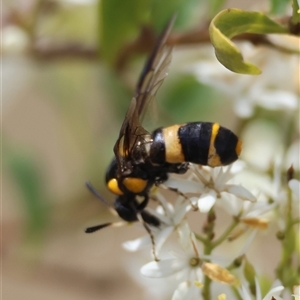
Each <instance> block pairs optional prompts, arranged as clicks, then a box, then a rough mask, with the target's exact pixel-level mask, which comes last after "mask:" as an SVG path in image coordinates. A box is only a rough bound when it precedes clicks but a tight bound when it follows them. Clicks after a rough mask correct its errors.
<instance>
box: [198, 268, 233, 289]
mask: <svg viewBox="0 0 300 300" xmlns="http://www.w3.org/2000/svg"><path fill="white" fill-rule="evenodd" d="M202 271H203V273H204V274H205V275H206V276H208V277H209V278H210V279H211V280H214V281H217V282H221V283H227V284H230V285H237V283H238V280H237V279H236V278H235V276H233V275H232V274H231V273H230V272H229V271H228V270H226V269H224V268H222V267H221V266H219V265H216V264H213V263H204V264H203V265H202Z"/></svg>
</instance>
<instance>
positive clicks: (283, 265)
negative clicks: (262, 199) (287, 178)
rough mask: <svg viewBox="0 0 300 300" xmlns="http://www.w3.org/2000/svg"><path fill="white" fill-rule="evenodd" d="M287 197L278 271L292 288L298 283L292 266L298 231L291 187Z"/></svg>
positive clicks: (285, 283)
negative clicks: (295, 226)
mask: <svg viewBox="0 0 300 300" xmlns="http://www.w3.org/2000/svg"><path fill="white" fill-rule="evenodd" d="M287 197H288V200H287V211H286V217H285V220H286V226H285V230H284V232H283V236H284V238H283V240H282V254H281V261H280V263H279V265H278V268H277V270H276V273H277V276H278V278H279V279H280V280H281V282H282V284H283V285H284V286H286V287H289V288H290V289H292V286H293V285H296V284H297V283H296V282H295V281H294V279H293V274H294V273H295V270H294V267H293V266H292V257H293V255H294V252H295V248H296V247H295V241H296V239H297V237H296V234H297V233H296V230H295V228H294V226H293V225H294V224H295V221H297V220H293V215H292V212H293V205H292V203H293V202H292V191H291V190H290V189H289V188H288V195H287ZM298 221H299V220H298Z"/></svg>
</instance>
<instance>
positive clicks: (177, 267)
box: [141, 222, 237, 300]
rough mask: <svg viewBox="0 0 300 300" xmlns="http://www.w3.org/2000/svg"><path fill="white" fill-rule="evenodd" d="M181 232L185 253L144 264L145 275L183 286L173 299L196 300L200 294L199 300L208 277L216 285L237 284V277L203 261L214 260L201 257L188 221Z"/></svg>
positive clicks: (174, 254) (179, 286)
mask: <svg viewBox="0 0 300 300" xmlns="http://www.w3.org/2000/svg"><path fill="white" fill-rule="evenodd" d="M178 233H179V243H180V245H181V248H182V251H181V252H177V253H173V254H172V257H167V258H164V259H162V260H160V261H158V262H157V261H153V262H150V263H148V264H146V265H144V266H143V267H142V269H141V273H142V275H144V276H145V277H150V278H163V277H168V276H173V278H174V280H176V281H177V282H178V283H179V284H178V286H177V289H176V290H175V291H174V294H173V297H172V299H173V300H175V299H176V300H180V299H184V300H188V299H191V300H193V299H196V297H197V295H198V297H197V298H198V299H199V297H200V293H201V291H200V290H199V288H202V286H203V284H202V279H203V276H204V274H205V275H206V276H208V277H209V278H210V279H212V280H214V281H216V282H221V283H226V284H230V285H233V284H236V283H237V280H236V278H235V277H234V276H233V275H232V274H231V273H230V272H228V271H227V270H226V269H224V268H223V267H221V266H219V265H217V264H214V263H211V262H205V261H203V260H202V258H205V259H208V260H211V259H212V257H211V256H203V257H202V258H200V256H199V252H198V249H197V243H196V240H195V237H194V234H193V233H192V232H191V231H190V228H189V226H188V223H187V222H184V223H182V224H181V225H180V227H179V228H178Z"/></svg>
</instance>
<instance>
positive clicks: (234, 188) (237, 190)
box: [226, 184, 256, 202]
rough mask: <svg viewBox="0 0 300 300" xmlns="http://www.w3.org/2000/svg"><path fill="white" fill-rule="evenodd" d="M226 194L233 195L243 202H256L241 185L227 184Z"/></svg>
mask: <svg viewBox="0 0 300 300" xmlns="http://www.w3.org/2000/svg"><path fill="white" fill-rule="evenodd" d="M226 192H228V193H231V194H233V195H235V196H237V197H238V198H240V199H242V200H249V201H251V202H255V201H256V198H255V197H254V196H253V194H252V193H250V192H249V191H248V190H247V189H246V188H244V187H243V186H241V185H235V184H227V185H226Z"/></svg>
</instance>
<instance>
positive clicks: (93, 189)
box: [85, 181, 111, 207]
mask: <svg viewBox="0 0 300 300" xmlns="http://www.w3.org/2000/svg"><path fill="white" fill-rule="evenodd" d="M85 185H86V187H87V188H88V189H89V191H90V192H91V193H92V194H93V195H94V196H96V197H97V198H98V199H99V200H100V201H101V202H102V203H104V204H105V205H106V206H108V207H111V205H109V203H108V202H107V201H106V200H105V199H104V198H103V197H102V196H101V195H100V194H99V192H98V191H97V190H96V189H95V188H94V187H93V185H92V184H91V182H90V181H86V183H85Z"/></svg>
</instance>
